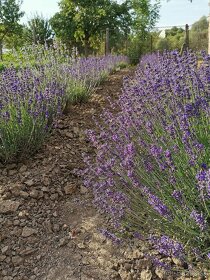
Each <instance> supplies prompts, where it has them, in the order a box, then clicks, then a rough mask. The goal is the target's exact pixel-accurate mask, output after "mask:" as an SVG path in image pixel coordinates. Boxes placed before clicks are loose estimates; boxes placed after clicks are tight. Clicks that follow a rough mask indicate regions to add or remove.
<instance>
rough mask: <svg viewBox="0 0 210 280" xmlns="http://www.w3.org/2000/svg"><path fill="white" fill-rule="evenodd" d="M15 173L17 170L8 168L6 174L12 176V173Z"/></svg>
mask: <svg viewBox="0 0 210 280" xmlns="http://www.w3.org/2000/svg"><path fill="white" fill-rule="evenodd" d="M15 174H17V170H9V171H8V175H9V176H13V175H15Z"/></svg>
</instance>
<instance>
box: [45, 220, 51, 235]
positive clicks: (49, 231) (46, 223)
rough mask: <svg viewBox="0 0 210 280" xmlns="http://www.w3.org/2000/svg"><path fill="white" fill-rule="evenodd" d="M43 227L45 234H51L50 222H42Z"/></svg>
mask: <svg viewBox="0 0 210 280" xmlns="http://www.w3.org/2000/svg"><path fill="white" fill-rule="evenodd" d="M43 226H44V228H45V230H46V232H47V233H53V230H52V224H51V222H50V220H46V221H44V223H43Z"/></svg>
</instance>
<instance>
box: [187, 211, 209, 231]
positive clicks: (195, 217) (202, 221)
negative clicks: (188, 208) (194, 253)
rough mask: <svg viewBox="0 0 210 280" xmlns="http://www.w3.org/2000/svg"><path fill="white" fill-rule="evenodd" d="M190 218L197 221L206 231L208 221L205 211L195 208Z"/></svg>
mask: <svg viewBox="0 0 210 280" xmlns="http://www.w3.org/2000/svg"><path fill="white" fill-rule="evenodd" d="M190 218H192V219H193V220H194V221H195V222H196V224H197V225H198V226H199V228H200V229H201V231H204V230H205V229H206V227H207V222H206V220H205V218H204V216H203V213H198V212H197V211H196V210H193V211H192V212H191V214H190Z"/></svg>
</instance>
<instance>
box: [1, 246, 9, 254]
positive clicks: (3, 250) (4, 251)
mask: <svg viewBox="0 0 210 280" xmlns="http://www.w3.org/2000/svg"><path fill="white" fill-rule="evenodd" d="M8 249H9V246H4V247H3V248H2V249H1V252H2V254H5V253H6V252H7V251H8Z"/></svg>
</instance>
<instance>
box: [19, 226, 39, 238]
mask: <svg viewBox="0 0 210 280" xmlns="http://www.w3.org/2000/svg"><path fill="white" fill-rule="evenodd" d="M36 233H37V230H36V229H33V228H29V227H27V226H26V227H24V228H23V231H22V237H29V236H31V235H33V234H36Z"/></svg>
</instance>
